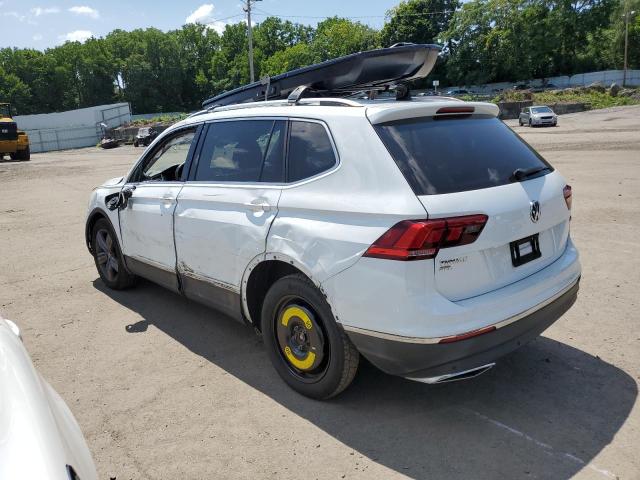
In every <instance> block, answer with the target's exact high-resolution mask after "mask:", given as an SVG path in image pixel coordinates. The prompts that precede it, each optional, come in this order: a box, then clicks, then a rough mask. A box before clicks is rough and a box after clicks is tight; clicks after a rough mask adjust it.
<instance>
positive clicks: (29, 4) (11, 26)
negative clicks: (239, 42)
mask: <svg viewBox="0 0 640 480" xmlns="http://www.w3.org/2000/svg"><path fill="white" fill-rule="evenodd" d="M398 2H399V0H366V1H364V0H355V1H354V0H351V1H349V0H347V1H345V0H320V1H317V0H316V1H310V0H262V1H259V2H256V3H254V4H253V5H254V6H253V13H252V21H253V22H260V21H261V20H263V19H264V18H265V17H267V16H269V15H274V16H279V17H282V18H283V19H287V20H291V21H294V22H299V23H305V24H311V25H315V24H316V23H317V22H318V21H321V20H322V19H323V18H325V17H331V16H335V15H338V16H341V17H353V19H354V20H358V21H361V22H363V23H366V24H368V25H371V26H372V27H378V28H379V27H381V26H382V24H383V23H384V15H385V13H386V11H387V10H388V9H389V8H391V7H393V6H394V5H396V4H397V3H398ZM242 4H243V2H242V1H241V0H208V1H207V0H197V1H191V0H184V1H183V0H178V1H176V0H172V1H159V0H156V1H154V0H133V1H124V0H109V1H90V0H60V1H38V0H22V1H16V0H0V17H1V20H2V25H3V27H4V28H3V35H2V38H3V40H2V41H1V42H0V46H1V47H18V48H36V49H38V50H44V49H46V48H50V47H54V46H56V45H60V44H62V43H64V42H65V41H67V40H78V41H84V40H86V39H87V38H89V37H91V36H94V37H100V36H104V35H106V34H107V33H109V32H110V31H112V30H114V29H116V28H119V29H123V30H133V29H135V28H146V27H156V28H159V29H161V30H164V31H166V30H173V29H176V28H180V27H181V26H182V25H184V24H185V23H190V22H200V23H206V24H208V25H210V26H211V28H215V29H217V30H222V29H224V25H225V24H226V23H234V22H239V21H242V19H243V15H244V12H243V10H242Z"/></svg>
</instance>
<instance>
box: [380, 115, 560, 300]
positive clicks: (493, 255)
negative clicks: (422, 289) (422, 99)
mask: <svg viewBox="0 0 640 480" xmlns="http://www.w3.org/2000/svg"><path fill="white" fill-rule="evenodd" d="M376 130H377V131H378V133H379V134H380V137H381V138H382V140H383V142H384V143H385V145H386V146H387V148H388V150H389V152H390V153H391V155H392V156H393V158H394V160H395V161H396V163H397V165H398V167H399V168H400V170H401V171H402V172H403V174H404V176H405V178H406V179H407V181H408V182H409V184H410V185H411V187H412V188H413V190H414V192H415V193H416V194H417V196H418V198H419V199H420V201H421V202H422V204H423V205H424V207H425V209H426V211H427V212H428V215H429V218H430V219H435V218H444V217H455V216H461V215H470V214H484V215H487V216H488V220H487V223H486V225H485V226H484V229H483V230H482V233H481V234H480V235H479V237H478V238H477V239H476V240H475V241H474V242H473V243H469V244H467V245H462V246H454V247H450V248H442V249H440V250H439V253H438V255H437V256H436V258H435V272H434V274H435V278H436V286H437V288H438V290H439V291H440V293H442V294H443V295H444V296H445V297H447V298H449V299H451V300H461V299H464V298H469V297H472V296H476V295H480V294H483V293H486V292H489V291H491V290H494V289H497V288H500V287H503V286H505V285H508V284H510V283H513V282H515V281H517V280H520V279H522V278H524V277H527V276H529V275H531V274H532V273H535V272H536V271H538V270H540V269H542V268H544V267H545V266H547V265H549V264H550V263H551V262H553V261H554V260H556V259H557V258H558V257H559V256H560V255H561V254H562V252H563V251H564V248H565V246H566V242H567V238H568V234H569V219H570V212H569V209H568V208H567V205H566V203H565V200H564V196H563V187H564V186H565V183H564V180H563V179H562V177H561V176H560V175H559V174H558V173H557V172H554V171H553V168H552V167H551V166H550V165H549V164H548V163H547V162H546V161H544V159H543V158H542V157H541V156H540V155H539V154H537V153H536V152H535V151H534V150H533V149H532V148H531V147H529V146H528V145H527V144H526V143H525V142H524V141H523V140H522V139H520V137H518V136H517V135H516V134H515V133H514V132H513V131H512V130H511V129H509V127H507V126H506V125H505V124H504V123H502V122H501V121H500V120H498V119H497V118H494V117H491V116H487V115H457V116H456V115H447V116H441V117H438V116H437V115H436V116H433V117H428V118H424V117H423V118H418V119H411V120H402V121H395V122H389V123H386V124H380V125H377V126H376ZM518 172H519V173H518Z"/></svg>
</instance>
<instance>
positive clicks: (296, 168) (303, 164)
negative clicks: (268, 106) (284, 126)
mask: <svg viewBox="0 0 640 480" xmlns="http://www.w3.org/2000/svg"><path fill="white" fill-rule="evenodd" d="M335 164H336V157H335V154H334V152H333V146H332V145H331V140H329V135H328V134H327V130H326V129H325V128H324V126H323V125H321V124H320V123H315V122H304V121H298V120H294V121H292V122H291V133H290V136H289V178H288V180H289V181H290V182H296V181H298V180H303V179H305V178H309V177H313V176H314V175H317V174H319V173H322V172H324V171H326V170H329V169H330V168H331V167H333V166H334V165H335Z"/></svg>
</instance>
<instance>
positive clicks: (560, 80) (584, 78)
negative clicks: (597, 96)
mask: <svg viewBox="0 0 640 480" xmlns="http://www.w3.org/2000/svg"><path fill="white" fill-rule="evenodd" d="M623 75H624V71H623V70H605V71H602V72H589V73H579V74H577V75H572V76H567V75H564V76H561V77H550V78H547V79H546V83H547V84H549V83H552V84H553V85H555V86H556V87H557V88H569V87H581V86H587V85H591V84H592V83H601V84H602V85H604V86H605V87H608V86H609V85H611V84H612V83H617V84H618V85H620V86H622V77H623ZM517 83H527V84H529V85H531V86H532V87H541V86H543V80H542V79H540V78H537V79H533V80H528V81H525V82H501V83H487V84H485V85H466V86H464V85H462V86H459V87H449V88H451V89H453V88H466V89H469V90H472V91H474V92H477V93H485V94H490V93H492V92H494V91H496V90H505V89H509V88H513V86H514V85H515V84H517ZM625 85H627V86H634V87H640V70H627V80H626V82H625Z"/></svg>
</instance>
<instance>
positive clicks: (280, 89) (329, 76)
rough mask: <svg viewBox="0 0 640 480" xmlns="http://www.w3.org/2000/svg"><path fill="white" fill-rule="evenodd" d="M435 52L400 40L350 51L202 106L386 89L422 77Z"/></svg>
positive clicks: (435, 48) (294, 101)
mask: <svg viewBox="0 0 640 480" xmlns="http://www.w3.org/2000/svg"><path fill="white" fill-rule="evenodd" d="M439 52H440V47H439V46H438V45H427V44H407V43H401V44H396V45H395V46H393V47H389V48H380V49H377V50H369V51H366V52H359V53H353V54H351V55H347V56H344V57H339V58H335V59H333V60H327V61H326V62H322V63H318V64H316V65H311V66H309V67H304V68H299V69H297V70H292V71H290V72H286V73H282V74H280V75H276V76H273V77H265V78H264V79H262V80H260V81H258V82H253V83H250V84H248V85H245V86H243V87H239V88H236V89H234V90H231V91H229V92H225V93H222V94H220V95H217V96H215V97H212V98H210V99H208V100H205V101H204V102H203V103H202V106H203V108H205V109H212V108H215V107H222V106H226V105H232V104H237V103H244V102H251V101H266V100H276V99H288V98H289V96H290V95H292V94H293V93H294V92H297V93H296V94H295V96H294V97H293V99H292V104H294V105H295V104H298V103H299V101H300V100H301V99H302V98H304V97H311V96H314V97H326V96H340V95H348V94H352V93H356V92H361V91H370V90H388V89H389V88H390V87H391V86H397V85H404V84H405V83H406V82H408V81H410V80H415V79H419V78H424V77H426V76H427V75H428V74H429V72H431V70H432V69H433V66H434V65H435V63H436V59H437V58H438V54H439ZM300 87H305V88H302V89H300ZM298 90H299V91H298ZM403 98H404V97H403Z"/></svg>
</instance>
